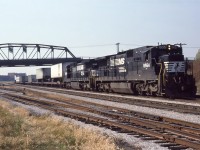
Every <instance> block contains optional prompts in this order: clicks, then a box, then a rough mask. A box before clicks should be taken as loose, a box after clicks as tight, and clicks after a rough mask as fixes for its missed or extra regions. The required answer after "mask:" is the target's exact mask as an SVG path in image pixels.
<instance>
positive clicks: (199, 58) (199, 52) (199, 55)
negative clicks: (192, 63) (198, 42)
mask: <svg viewBox="0 0 200 150" xmlns="http://www.w3.org/2000/svg"><path fill="white" fill-rule="evenodd" d="M195 58H196V60H200V49H199V50H198V52H197V54H196V57H195Z"/></svg>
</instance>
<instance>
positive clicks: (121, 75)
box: [65, 44, 196, 98]
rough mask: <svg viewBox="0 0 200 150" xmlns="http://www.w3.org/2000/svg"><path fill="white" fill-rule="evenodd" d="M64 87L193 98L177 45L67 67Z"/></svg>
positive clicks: (191, 83) (192, 82)
mask: <svg viewBox="0 0 200 150" xmlns="http://www.w3.org/2000/svg"><path fill="white" fill-rule="evenodd" d="M65 74H66V79H65V85H66V87H67V88H73V89H80V90H96V91H107V92H116V93H129V94H134V95H138V94H139V95H157V96H166V97H173V98H175V97H176V98H178V97H194V96H195V94H196V86H195V80H194V78H193V75H192V72H189V67H188V63H187V61H185V60H184V55H183V53H182V47H181V45H180V46H178V45H169V44H168V45H158V46H145V47H140V48H136V49H130V50H127V51H123V52H119V53H118V54H116V55H109V56H105V57H99V58H96V59H90V60H84V61H82V62H81V63H73V64H70V65H69V66H67V69H66V73H65Z"/></svg>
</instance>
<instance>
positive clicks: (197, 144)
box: [1, 91, 200, 149]
mask: <svg viewBox="0 0 200 150" xmlns="http://www.w3.org/2000/svg"><path fill="white" fill-rule="evenodd" d="M26 94H30V95H36V96H38V97H41V96H42V97H43V98H48V100H46V99H38V98H34V97H30V96H25V95H22V94H19V92H18V93H6V94H1V95H2V96H3V97H5V98H8V99H12V100H14V101H17V102H21V103H24V104H28V105H35V106H39V107H42V108H45V109H48V110H51V111H53V112H55V113H57V114H60V115H63V116H67V117H70V118H74V119H77V120H80V121H83V122H87V123H92V124H95V125H99V126H103V127H107V128H110V129H112V130H115V131H118V132H126V133H129V134H133V135H134V136H139V137H141V138H142V139H146V140H155V142H159V143H163V144H162V146H167V147H168V148H169V149H186V148H188V147H190V148H194V149H199V148H200V124H194V123H190V122H185V121H180V120H175V119H170V118H166V117H161V116H154V115H149V114H144V113H139V112H135V111H131V110H128V109H122V108H118V107H112V106H106V105H102V104H97V103H93V102H86V101H83V100H75V99H69V98H66V97H64V96H63V97H62V96H58V95H55V94H54V95H52V94H44V93H42V92H38V93H37V94H36V93H35V91H33V93H31V91H29V92H28V93H26ZM50 99H53V100H54V101H51V100H50ZM55 100H56V101H55ZM68 108H70V109H74V110H78V111H81V112H83V113H80V112H79V113H77V112H74V111H73V112H71V111H69V110H68ZM84 112H90V113H93V114H96V115H98V116H93V115H90V114H85V113H84Z"/></svg>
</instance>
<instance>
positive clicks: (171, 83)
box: [158, 47, 196, 98]
mask: <svg viewBox="0 0 200 150" xmlns="http://www.w3.org/2000/svg"><path fill="white" fill-rule="evenodd" d="M159 63H160V72H159V78H158V79H159V84H160V85H159V87H160V93H161V95H165V96H166V97H171V98H174V97H176V98H181V97H194V96H195V94H196V86H195V80H194V78H193V75H188V74H187V67H186V66H187V64H186V61H185V60H184V56H183V55H182V48H181V47H175V49H168V54H164V55H162V56H160V57H159ZM162 93H163V94H162Z"/></svg>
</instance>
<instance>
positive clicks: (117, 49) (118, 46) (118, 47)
mask: <svg viewBox="0 0 200 150" xmlns="http://www.w3.org/2000/svg"><path fill="white" fill-rule="evenodd" d="M119 44H120V43H116V45H117V53H119Z"/></svg>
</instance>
